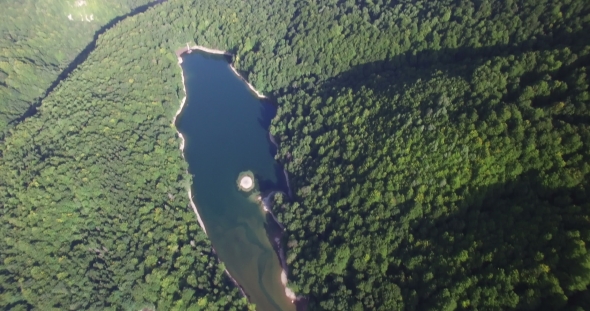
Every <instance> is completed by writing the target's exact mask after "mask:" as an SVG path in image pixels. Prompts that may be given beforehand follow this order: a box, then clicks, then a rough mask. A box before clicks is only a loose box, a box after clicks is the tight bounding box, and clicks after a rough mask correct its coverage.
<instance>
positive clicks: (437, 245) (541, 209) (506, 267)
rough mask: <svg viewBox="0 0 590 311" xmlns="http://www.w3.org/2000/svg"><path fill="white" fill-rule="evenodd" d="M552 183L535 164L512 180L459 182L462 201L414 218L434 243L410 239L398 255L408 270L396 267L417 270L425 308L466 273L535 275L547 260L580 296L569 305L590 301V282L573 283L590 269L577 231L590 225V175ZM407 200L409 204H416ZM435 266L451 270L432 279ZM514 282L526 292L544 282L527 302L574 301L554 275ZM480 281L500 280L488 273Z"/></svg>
mask: <svg viewBox="0 0 590 311" xmlns="http://www.w3.org/2000/svg"><path fill="white" fill-rule="evenodd" d="M546 183H547V182H546V180H544V178H543V177H541V176H540V175H539V172H537V171H528V172H526V173H523V174H521V175H520V176H518V177H517V178H516V179H514V180H510V181H508V182H505V183H501V184H493V185H489V186H484V187H479V188H475V189H473V188H472V189H461V190H459V191H462V196H464V197H465V199H464V200H462V201H460V202H459V204H457V206H456V207H455V209H451V208H450V206H449V205H444V204H443V205H436V204H433V205H432V206H431V211H430V212H429V213H424V215H423V216H422V217H418V218H416V219H413V220H412V221H411V223H410V229H409V230H410V232H411V233H412V235H413V237H414V239H415V241H422V242H421V243H424V245H427V247H416V245H415V241H414V242H410V241H409V240H407V239H404V240H403V241H402V243H401V245H400V246H399V247H398V251H396V252H395V255H394V256H399V258H401V270H402V272H401V273H400V271H388V273H392V274H404V275H407V276H410V277H412V278H415V280H416V281H415V282H410V283H408V284H407V285H409V287H408V290H416V291H417V292H418V293H421V296H420V297H419V299H418V305H417V309H430V308H436V304H435V301H436V300H437V298H436V297H440V296H441V295H443V292H444V291H445V289H449V288H452V287H454V286H455V285H456V284H457V283H461V282H464V280H465V277H466V276H490V275H495V276H496V277H500V276H501V275H503V274H502V271H505V272H506V273H514V271H519V272H520V273H521V274H523V275H527V274H530V273H532V272H531V270H532V271H535V270H534V269H536V267H538V266H539V265H546V266H547V267H548V269H549V271H551V272H550V273H551V274H552V275H553V276H555V277H556V278H557V280H559V285H561V287H562V288H563V289H565V290H566V291H565V294H566V295H568V296H569V295H572V296H573V297H574V298H575V299H572V300H568V302H567V303H568V305H567V306H574V305H577V304H580V303H583V304H584V305H588V306H590V304H588V303H589V302H590V299H589V298H590V292H588V290H585V291H570V292H568V291H567V288H568V285H570V284H571V283H572V282H573V280H572V276H579V277H582V276H588V275H590V269H589V268H588V267H587V266H585V264H584V262H583V261H582V260H580V258H579V257H577V255H576V249H577V247H576V243H578V240H577V239H576V238H574V236H575V233H576V232H578V233H579V232H587V231H588V230H590V225H589V224H588V222H586V221H585V220H584V217H583V215H584V206H586V207H588V202H590V196H589V195H588V193H587V192H586V190H587V189H589V188H590V183H589V182H588V180H586V181H584V182H583V183H582V185H580V186H577V187H572V188H565V187H561V186H556V187H552V186H547V185H546ZM406 205H410V204H406ZM412 205H413V204H412ZM406 208H408V210H407V212H409V209H410V207H409V206H406ZM449 209H451V210H450V211H449V212H445V211H447V210H449ZM407 212H403V213H402V214H404V213H407ZM408 250H409V251H408ZM433 254H436V256H433ZM416 258H423V261H422V262H421V263H420V265H419V267H418V268H416V266H414V267H412V268H410V266H406V263H409V262H412V260H415V259H416ZM459 258H460V259H459ZM459 261H461V263H458V262H459ZM459 267H460V268H459ZM390 269H391V268H390ZM398 269H399V268H398ZM427 273H433V274H434V275H438V276H444V277H443V278H442V280H441V279H437V278H433V279H430V280H427V279H425V278H423V277H422V276H423V275H425V274H427ZM499 273H500V274H499ZM505 282H507V281H505ZM512 282H514V283H512V285H513V286H514V288H513V289H510V290H513V291H514V292H515V294H516V295H517V296H518V297H523V299H524V297H527V295H530V292H528V291H529V290H530V288H531V287H533V286H534V287H535V288H536V289H537V290H539V292H535V295H536V296H534V297H530V299H531V300H530V301H529V302H527V303H532V307H533V308H541V309H547V310H558V309H563V308H565V307H566V305H565V301H564V300H563V296H562V295H561V294H560V293H559V292H556V291H552V290H551V287H552V286H553V285H554V283H553V282H554V281H553V280H551V279H550V278H547V277H544V276H543V277H539V278H533V279H526V278H521V279H519V281H512ZM477 286H478V287H480V288H487V287H488V286H489V287H494V286H497V284H496V283H494V282H490V281H489V280H487V279H486V278H480V280H479V281H478V285H477ZM526 299H529V298H526Z"/></svg>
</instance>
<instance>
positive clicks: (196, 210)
mask: <svg viewBox="0 0 590 311" xmlns="http://www.w3.org/2000/svg"><path fill="white" fill-rule="evenodd" d="M177 56H178V67H180V76H181V77H182V89H183V91H184V97H183V98H182V99H181V100H180V107H178V110H177V111H176V114H175V115H174V117H173V118H172V126H174V130H176V133H177V134H178V137H180V139H181V142H180V148H179V149H180V153H181V155H182V158H183V159H184V145H185V140H184V136H183V135H182V133H181V132H179V131H178V129H177V128H176V119H177V118H178V116H179V115H180V113H181V112H182V109H183V108H184V105H185V104H186V85H185V81H184V70H183V69H182V66H181V64H182V57H180V55H177ZM186 173H187V174H190V173H189V171H188V169H187V170H186ZM188 198H189V202H190V205H191V207H192V209H193V212H194V213H195V215H197V221H198V222H199V226H200V227H201V229H203V232H205V235H206V236H207V237H209V236H208V234H207V229H206V228H205V224H204V223H203V220H202V219H201V215H200V214H199V210H198V209H197V205H196V204H195V202H194V201H193V195H192V188H191V187H189V188H188ZM211 249H212V250H213V253H214V254H216V257H217V252H216V251H215V248H214V247H213V244H211ZM217 261H218V262H220V263H222V262H221V260H220V259H219V257H217ZM225 273H226V274H227V276H229V278H230V279H231V280H232V282H233V283H234V284H235V285H236V287H237V288H238V289H239V290H240V292H241V293H242V296H243V297H245V298H246V299H248V295H246V292H245V291H244V289H243V288H242V286H241V285H240V284H239V283H238V281H236V279H234V277H233V276H232V275H231V274H230V273H229V271H228V270H227V268H226V269H225Z"/></svg>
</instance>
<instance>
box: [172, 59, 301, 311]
mask: <svg viewBox="0 0 590 311" xmlns="http://www.w3.org/2000/svg"><path fill="white" fill-rule="evenodd" d="M182 68H183V71H184V75H185V85H186V91H187V99H186V105H185V107H184V109H183V111H182V113H181V115H180V116H179V118H178V121H177V122H176V126H177V128H178V130H179V131H180V132H181V133H182V134H183V136H184V138H185V149H184V155H185V158H186V160H187V161H188V164H189V172H190V173H191V174H192V175H193V185H192V193H193V196H194V202H195V204H196V205H197V208H198V210H199V214H200V215H201V218H202V220H203V222H204V223H205V227H206V229H207V234H208V235H209V238H210V239H211V242H212V243H213V247H214V248H215V251H216V252H217V255H218V256H219V258H220V259H221V261H222V262H224V263H225V266H226V268H227V269H228V271H229V272H230V274H231V275H232V276H233V277H234V278H235V279H236V280H237V282H238V283H239V284H240V285H241V287H242V288H243V289H244V291H245V292H246V294H247V295H248V296H249V298H250V301H251V302H252V303H255V304H256V306H257V310H260V311H275V310H295V307H294V305H293V304H291V302H290V301H289V299H288V298H287V297H286V296H285V292H284V288H283V285H282V284H281V281H280V273H281V271H282V269H281V265H280V262H279V260H278V257H277V254H276V252H275V251H274V249H273V247H272V245H271V242H270V241H269V238H268V236H267V229H268V230H269V231H274V232H276V231H275V230H276V223H273V222H272V220H270V217H267V215H266V214H265V213H264V211H263V210H262V208H261V206H260V205H258V204H257V203H255V202H253V201H251V200H249V199H248V196H247V195H246V194H245V193H243V192H240V191H239V190H238V187H237V184H236V180H237V178H238V175H239V173H240V172H243V171H246V170H251V171H253V172H254V174H255V175H256V180H257V182H258V183H259V187H260V190H261V191H262V193H265V192H268V191H271V190H284V188H285V180H284V176H283V174H282V170H281V168H280V167H279V166H278V165H277V163H276V162H275V160H274V154H275V151H276V150H275V148H274V146H273V145H272V143H271V142H270V140H269V136H268V127H269V125H270V121H271V119H272V118H273V117H274V116H275V114H276V108H275V107H274V106H273V105H271V104H269V103H264V102H261V101H260V100H258V99H257V98H256V97H255V96H254V95H253V94H251V92H250V90H248V88H247V86H246V85H245V83H244V82H242V81H241V80H240V79H239V78H238V77H237V76H235V75H234V74H233V72H232V71H231V69H230V68H229V65H228V62H227V61H226V60H225V58H224V57H223V56H215V55H208V54H203V53H197V52H193V53H192V54H189V55H186V54H185V55H184V56H183V63H182ZM271 235H272V234H271Z"/></svg>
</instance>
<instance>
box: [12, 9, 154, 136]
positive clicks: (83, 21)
mask: <svg viewBox="0 0 590 311" xmlns="http://www.w3.org/2000/svg"><path fill="white" fill-rule="evenodd" d="M150 2H151V1H149V0H125V1H121V0H101V1H99V0H57V1H56V0H22V1H3V3H2V10H1V11H0V20H1V21H2V22H0V136H2V133H3V132H4V131H5V130H6V128H7V127H9V126H11V125H14V124H15V123H16V122H18V121H19V119H20V118H21V117H22V116H23V114H27V110H28V109H31V107H32V106H34V105H36V104H37V102H38V101H39V100H41V99H42V98H43V97H44V96H45V94H46V92H48V91H49V90H50V89H51V87H52V83H54V81H56V79H58V78H63V76H64V75H65V74H67V72H68V71H69V70H70V69H71V68H73V67H74V66H75V65H77V64H78V63H79V62H80V61H81V60H82V58H83V57H84V56H85V55H86V54H87V52H88V51H87V50H89V49H91V48H92V45H91V42H92V40H93V39H94V36H96V35H97V34H98V33H100V32H102V29H103V27H107V25H108V24H109V23H113V22H114V21H115V20H116V19H119V18H122V17H124V15H126V14H129V13H130V12H132V11H133V10H138V9H142V8H143V7H144V6H146V5H148V4H149V3H150ZM81 53H82V54H81ZM60 75H61V77H59V76H60Z"/></svg>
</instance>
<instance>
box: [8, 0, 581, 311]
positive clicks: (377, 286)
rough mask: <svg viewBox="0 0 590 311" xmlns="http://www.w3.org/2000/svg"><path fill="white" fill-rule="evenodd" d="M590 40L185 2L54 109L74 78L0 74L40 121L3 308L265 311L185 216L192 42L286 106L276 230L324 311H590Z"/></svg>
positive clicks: (22, 124) (314, 7) (317, 6)
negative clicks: (181, 116) (213, 51)
mask: <svg viewBox="0 0 590 311" xmlns="http://www.w3.org/2000/svg"><path fill="white" fill-rule="evenodd" d="M23 3H26V1H25V2H23ZM15 5H17V4H16V2H15ZM130 7H131V6H129V8H130ZM121 12H124V11H121ZM112 16H115V15H112ZM0 24H2V26H1V27H7V26H10V25H4V24H5V23H0ZM106 24H107V23H105V25H106ZM30 26H31V27H32V28H33V27H37V26H35V24H31V25H30ZM23 29H24V28H23ZM588 30H590V2H587V1H584V0H562V1H555V0H541V1H539V0H502V1H499V0H437V1H424V0H414V1H388V0H372V1H369V0H367V1H364V0H362V1H361V0H358V1H355V0H346V1H344V0H343V1H339V0H316V1H299V0H297V1H292V0H277V1H270V0H257V1H229V0H193V1H188V0H184V1H183V0H170V1H167V2H164V3H161V4H157V5H154V6H153V7H151V8H149V9H147V10H145V12H141V13H138V14H134V15H131V16H128V17H126V18H124V19H122V20H120V21H117V22H116V23H113V24H112V25H111V27H109V28H108V29H107V30H105V31H104V32H103V33H101V35H100V36H97V37H96V38H95V41H90V43H89V44H90V45H91V46H92V47H93V48H92V50H91V51H89V52H88V54H87V55H86V56H85V57H84V61H83V62H80V63H79V64H76V66H75V69H73V70H72V71H71V73H69V74H68V75H67V78H66V79H65V80H63V81H61V82H60V83H59V84H55V87H54V88H52V89H51V90H50V92H48V93H47V94H46V95H44V93H43V92H44V91H45V90H47V87H48V86H49V85H51V83H52V82H53V81H52V79H56V78H57V77H58V76H59V70H53V71H51V74H50V75H48V77H47V79H46V80H43V81H45V82H43V81H36V82H31V81H29V82H27V79H25V77H26V76H22V75H20V74H18V72H17V73H14V74H11V73H9V72H8V71H5V69H4V67H1V68H0V70H2V72H5V73H8V75H7V74H2V72H0V84H2V83H4V84H2V85H0V86H2V87H4V89H3V90H8V89H9V84H7V83H5V82H3V81H6V77H12V78H13V79H14V81H17V80H19V79H24V80H19V81H21V84H20V85H21V87H18V88H16V89H18V90H19V91H18V92H27V93H28V94H29V92H30V94H29V95H27V96H28V97H27V96H24V95H23V96H24V97H18V96H21V95H18V94H17V93H15V92H8V91H6V92H4V93H2V94H8V95H2V96H17V95H18V96H17V97H18V98H20V99H19V102H20V103H21V104H18V105H19V107H26V109H28V107H31V106H38V108H36V112H35V113H32V114H31V115H30V116H26V117H25V118H21V119H22V120H20V119H19V122H18V123H17V124H14V126H9V127H8V129H7V130H6V135H5V137H4V140H3V142H2V143H1V144H0V198H1V199H0V236H1V237H2V239H0V250H2V251H0V308H2V309H6V310H65V309H70V310H77V309H88V310H99V309H100V310H127V309H130V308H133V309H139V308H142V307H153V308H155V309H157V310H246V309H248V308H250V309H252V308H255V306H252V305H248V303H247V301H246V299H245V298H243V297H242V296H241V294H240V293H239V291H238V289H237V288H236V287H235V286H234V285H233V284H232V283H231V281H230V280H229V278H227V277H226V276H225V275H224V272H223V271H224V268H223V264H222V263H219V262H218V261H217V259H216V257H215V254H214V253H213V251H212V249H211V245H210V243H209V241H208V240H207V237H206V236H205V234H204V232H203V231H202V230H201V229H200V228H199V226H198V223H197V222H196V220H195V216H194V214H193V213H192V211H191V210H190V208H188V207H187V205H188V198H187V197H186V188H187V187H188V186H189V185H190V183H191V176H190V175H188V174H187V173H186V163H185V162H184V161H183V159H182V156H181V154H180V151H179V150H178V146H179V138H178V137H176V136H175V134H176V132H175V130H174V126H173V125H171V120H172V116H173V115H174V113H175V112H176V110H177V109H178V106H179V101H180V98H182V97H183V96H184V94H183V89H182V85H181V77H180V74H181V73H180V68H179V67H178V65H177V59H176V55H175V53H174V52H175V51H176V50H177V49H179V48H181V47H183V46H184V45H186V43H187V42H188V43H190V44H193V43H194V44H199V45H203V46H207V47H210V48H217V49H223V50H227V51H230V52H231V53H232V54H234V59H233V61H234V63H235V66H236V68H237V69H238V70H239V71H240V72H241V73H242V74H243V75H244V77H246V79H248V80H249V81H251V82H252V83H253V85H254V86H255V87H256V88H257V89H259V90H261V91H263V92H264V93H265V94H267V95H269V96H270V98H271V100H273V101H274V102H276V103H277V104H278V106H279V112H278V114H277V116H276V118H275V119H274V120H273V123H272V125H271V128H270V131H271V133H272V134H273V135H274V136H275V137H276V138H277V140H278V141H279V153H278V155H277V157H276V158H277V160H278V161H279V162H280V163H281V164H282V165H283V166H284V167H285V168H286V169H287V171H288V172H289V175H290V182H291V185H292V187H293V190H294V191H293V192H294V196H293V197H291V198H288V197H285V196H283V195H280V194H279V195H277V196H276V197H275V205H274V207H273V209H274V212H275V214H276V215H277V216H278V218H279V220H280V221H281V223H283V224H284V225H285V227H286V234H285V237H284V238H285V244H286V251H287V254H286V255H287V262H288V265H289V286H290V287H291V288H292V289H294V290H295V291H296V292H297V293H298V294H299V295H302V296H305V297H307V299H309V306H308V309H309V310H587V309H590V292H589V290H588V285H589V284H590V255H589V254H588V251H587V248H586V243H589V242H590V198H589V197H588V196H589V193H590V184H589V183H590V176H589V174H590V93H589V85H590V78H589V77H588V73H587V71H588V70H589V69H590V34H588ZM3 33H4V34H6V33H7V32H6V31H3ZM33 34H34V31H33V30H32V31H31V32H30V33H25V35H23V36H25V37H27V36H33ZM5 38H6V35H4V37H3V38H1V39H0V40H5ZM27 38H28V37H27ZM85 38H87V40H91V38H92V35H90V36H89V37H88V36H86V37H85ZM48 40H49V41H50V40H51V39H48ZM87 42H88V41H87ZM11 49H12V50H11ZM2 51H3V54H2V55H1V56H0V57H3V58H0V64H4V63H2V62H1V61H2V59H5V60H8V62H12V63H14V64H15V63H16V60H17V59H18V58H17V56H16V55H19V54H18V53H21V52H22V49H20V48H17V46H16V45H10V44H8V45H6V47H3V49H2ZM7 53H13V54H7ZM48 53H49V52H48ZM73 54H75V53H73ZM48 55H49V54H48ZM37 56H38V57H42V54H39V55H37ZM74 58H76V56H75V55H72V56H70V57H69V58H63V59H61V60H60V61H59V62H56V64H57V63H59V64H61V65H56V66H57V67H51V68H58V67H59V66H62V67H63V64H67V63H68V60H70V59H74ZM23 59H25V58H23ZM4 62H5V63H6V61H4ZM47 63H49V61H47ZM28 66H29V68H30V70H31V71H38V70H41V71H43V70H46V69H47V68H50V67H48V66H45V65H41V63H38V62H29V63H28ZM59 68H61V67H59ZM2 77H4V78H3V79H5V80H2ZM35 90H37V91H35ZM35 92H37V93H35ZM15 98H16V97H15ZM39 98H41V102H40V104H36V102H35V101H36V100H39ZM0 102H1V103H2V104H1V105H2V107H1V109H4V110H3V112H2V116H1V117H2V118H5V120H12V119H13V118H14V116H18V115H21V112H22V111H21V112H17V111H16V110H15V108H11V107H10V106H8V104H10V103H16V101H5V100H4V99H3V100H2V101H0ZM26 109H24V110H26ZM11 114H12V115H11ZM6 124H8V123H6Z"/></svg>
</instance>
